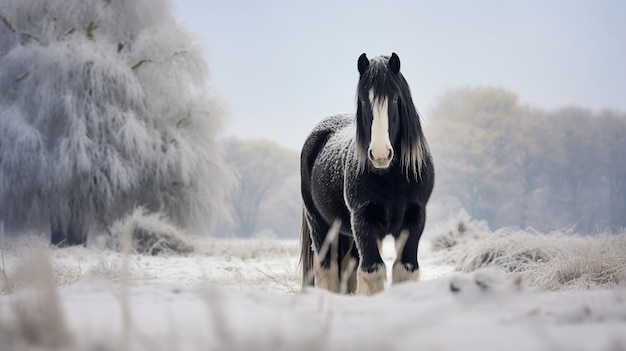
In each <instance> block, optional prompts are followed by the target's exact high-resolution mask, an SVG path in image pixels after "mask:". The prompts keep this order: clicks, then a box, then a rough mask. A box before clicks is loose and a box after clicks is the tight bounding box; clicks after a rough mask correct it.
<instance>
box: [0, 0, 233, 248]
mask: <svg viewBox="0 0 626 351" xmlns="http://www.w3.org/2000/svg"><path fill="white" fill-rule="evenodd" d="M0 16H1V23H0V219H1V220H4V221H5V222H6V223H7V225H8V226H10V227H12V228H15V229H20V228H22V229H23V228H26V227H36V228H38V229H41V230H44V229H43V228H42V226H43V225H44V224H45V225H46V226H48V225H49V227H48V228H49V229H50V231H51V239H52V243H53V244H65V245H75V244H83V243H85V241H86V238H87V233H88V231H89V230H90V229H97V228H106V227H107V226H108V225H110V224H111V223H112V222H113V220H115V219H117V218H119V217H120V216H121V215H123V214H124V213H126V212H128V211H129V210H131V209H132V208H134V207H135V206H138V205H142V206H144V207H145V208H147V209H150V210H154V211H156V210H160V211H163V212H165V213H166V214H167V215H168V216H169V217H170V218H171V219H172V220H174V221H175V222H176V223H177V224H178V225H181V226H184V227H185V228H188V229H192V230H195V231H207V230H208V228H207V226H209V225H211V224H212V223H213V219H214V218H215V217H216V216H218V215H219V214H220V213H221V210H222V209H223V206H224V204H223V190H222V189H224V186H223V182H224V181H225V179H226V178H227V177H226V174H227V171H226V169H225V168H224V166H223V162H222V159H221V156H220V152H219V148H218V145H217V143H216V141H215V135H216V133H217V132H218V130H219V129H220V124H221V117H220V116H221V114H220V112H219V108H218V106H219V104H218V103H217V101H216V100H215V99H214V98H213V97H212V96H211V95H210V94H208V93H207V92H206V90H205V79H206V76H207V74H206V73H207V69H206V66H205V63H204V61H203V58H202V55H201V53H200V50H199V49H198V48H197V47H195V46H194V45H193V44H192V41H191V38H190V36H189V35H188V34H187V33H186V32H185V31H184V30H183V29H182V28H181V27H180V26H179V25H178V24H177V23H176V21H175V19H174V17H173V15H172V8H171V2H170V1H169V0H127V1H110V0H5V1H3V2H1V3H0ZM45 231H47V230H45Z"/></svg>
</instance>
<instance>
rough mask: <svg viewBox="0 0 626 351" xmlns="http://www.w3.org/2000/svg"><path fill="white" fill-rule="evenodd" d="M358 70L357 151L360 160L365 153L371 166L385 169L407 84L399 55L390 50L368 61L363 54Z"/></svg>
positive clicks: (397, 131) (395, 133)
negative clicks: (388, 54) (401, 69)
mask: <svg viewBox="0 0 626 351" xmlns="http://www.w3.org/2000/svg"><path fill="white" fill-rule="evenodd" d="M358 69H359V73H360V79H359V84H358V90H357V95H358V102H357V117H356V120H357V135H356V140H357V148H358V150H357V152H358V153H359V154H360V155H361V156H360V158H362V160H361V162H363V161H365V160H364V157H365V156H364V155H367V158H368V159H369V161H370V162H371V164H372V166H374V168H377V169H385V168H388V167H389V165H390V164H391V162H392V160H393V157H394V145H396V144H397V140H398V134H399V129H400V118H401V117H400V114H401V113H402V112H401V107H402V104H403V99H404V98H405V96H404V92H403V88H404V86H407V85H406V81H405V80H404V78H402V75H401V74H400V58H398V55H396V54H395V53H393V54H391V56H379V57H376V58H374V59H372V60H369V59H368V58H367V56H366V55H365V54H362V55H361V56H360V57H359V60H358ZM403 82H404V84H402V83H403ZM407 89H408V86H407ZM409 99H410V96H409ZM361 167H364V164H362V165H361Z"/></svg>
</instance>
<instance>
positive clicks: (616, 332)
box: [0, 218, 626, 351]
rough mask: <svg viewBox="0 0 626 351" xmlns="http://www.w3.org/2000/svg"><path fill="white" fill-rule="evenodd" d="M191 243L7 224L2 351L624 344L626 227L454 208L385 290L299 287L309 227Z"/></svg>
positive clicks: (390, 254) (0, 298)
mask: <svg viewBox="0 0 626 351" xmlns="http://www.w3.org/2000/svg"><path fill="white" fill-rule="evenodd" d="M192 245H193V248H194V250H193V253H190V254H187V255H175V254H171V253H166V252H162V253H161V254H160V255H157V256H150V255H141V254H137V253H133V254H121V253H120V252H118V251H115V250H110V249H106V248H102V245H98V243H93V242H92V243H91V244H90V245H89V246H88V247H87V248H84V247H72V248H65V249H59V248H49V247H48V245H47V244H46V242H45V241H44V240H43V239H40V238H29V239H19V240H16V239H11V240H9V239H6V238H5V239H4V243H3V246H2V261H0V264H1V266H0V268H1V270H0V292H1V293H2V295H0V350H3V351H5V350H7V351H8V350H48V349H58V350H607V351H614V350H626V233H623V234H619V235H609V234H602V235H597V236H592V237H581V236H577V235H574V234H571V233H562V232H558V233H549V234H539V233H533V232H531V231H517V232H515V231H506V230H500V231H496V232H492V231H489V230H488V229H487V228H486V227H485V226H484V225H482V224H480V223H476V222H472V221H469V220H465V219H463V218H460V219H456V220H455V221H452V222H451V223H450V224H449V225H447V226H445V227H442V228H440V229H438V230H435V231H433V232H432V233H429V234H428V237H425V238H423V240H422V244H421V247H420V253H419V254H420V264H421V269H422V280H421V281H420V282H418V283H405V284H400V285H396V286H388V287H387V289H386V290H385V291H384V292H382V293H379V294H377V295H374V296H371V297H366V296H342V295H337V294H333V293H329V292H326V291H322V290H318V289H312V288H311V289H306V290H305V291H300V288H299V279H300V278H299V276H298V272H299V268H298V267H297V265H298V253H299V249H298V242H297V241H295V240H293V241H285V240H276V239H249V240H236V239H197V240H195V241H194V242H192ZM394 256H395V253H394V250H393V243H392V242H391V241H385V244H384V258H385V261H386V262H388V265H390V264H391V262H393V259H394Z"/></svg>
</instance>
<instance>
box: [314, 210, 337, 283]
mask: <svg viewBox="0 0 626 351" xmlns="http://www.w3.org/2000/svg"><path fill="white" fill-rule="evenodd" d="M308 223H309V228H310V230H311V241H312V242H313V266H314V272H315V283H316V285H317V287H319V288H322V289H326V290H329V291H332V292H339V265H338V264H337V241H336V238H337V237H336V235H338V234H337V233H335V235H334V236H335V239H333V236H332V235H329V230H330V226H329V225H328V224H326V223H325V222H324V221H323V220H321V219H319V218H315V217H314V216H310V215H309V216H308Z"/></svg>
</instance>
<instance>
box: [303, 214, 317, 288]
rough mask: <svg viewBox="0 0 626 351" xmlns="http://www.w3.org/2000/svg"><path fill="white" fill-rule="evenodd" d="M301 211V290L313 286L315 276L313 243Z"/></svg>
mask: <svg viewBox="0 0 626 351" xmlns="http://www.w3.org/2000/svg"><path fill="white" fill-rule="evenodd" d="M304 211H305V210H304V209H302V224H301V228H300V266H302V288H303V289H304V288H305V287H306V286H313V285H314V279H315V276H314V275H313V247H312V245H313V242H312V241H311V231H310V230H309V224H308V223H307V221H306V214H305V213H304Z"/></svg>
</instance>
